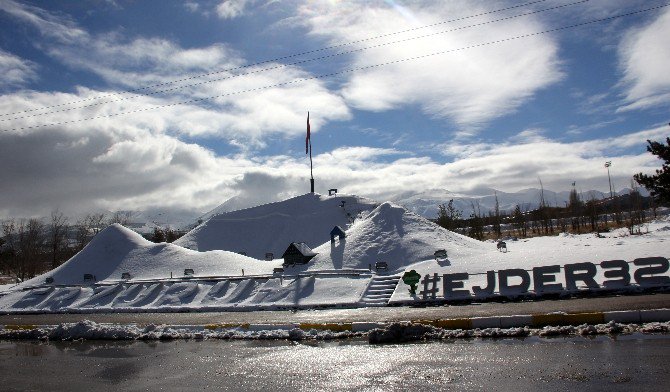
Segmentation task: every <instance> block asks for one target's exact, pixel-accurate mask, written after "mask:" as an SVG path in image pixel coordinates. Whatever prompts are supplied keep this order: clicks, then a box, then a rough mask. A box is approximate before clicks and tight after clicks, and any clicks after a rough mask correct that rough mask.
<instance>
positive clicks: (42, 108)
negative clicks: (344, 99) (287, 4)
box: [0, 0, 589, 118]
mask: <svg viewBox="0 0 670 392" xmlns="http://www.w3.org/2000/svg"><path fill="white" fill-rule="evenodd" d="M546 1H548V0H535V1H530V2H527V3H524V4H518V5H514V6H510V7H505V8H499V9H497V10H493V11H487V12H482V13H479V14H475V15H470V16H464V17H460V18H456V19H450V20H446V21H441V22H437V23H432V24H429V25H425V26H419V27H413V28H411V29H406V30H401V31H396V32H392V33H387V34H382V35H377V36H373V37H368V38H362V39H359V40H355V41H350V42H345V43H341V44H337V45H331V46H326V47H323V48H319V49H313V50H308V51H305V52H300V53H295V54H289V55H286V56H281V57H276V58H273V59H269V60H263V61H259V62H256V63H252V64H247V65H243V66H239V67H233V68H227V69H222V70H218V71H213V72H207V73H203V74H198V75H192V76H188V77H185V78H181V79H176V80H172V81H170V82H164V83H158V84H153V85H149V86H144V87H138V88H134V89H131V90H126V91H121V92H115V93H109V94H102V95H98V96H95V97H91V98H85V99H80V100H75V101H70V102H65V103H61V104H57V105H50V106H44V107H41V108H36V109H28V110H23V111H18V112H11V113H4V114H0V117H4V116H12V115H15V114H22V113H31V112H35V111H40V110H47V109H52V108H57V107H62V106H66V105H73V104H77V103H82V102H88V101H92V100H95V99H103V98H108V97H113V96H115V95H118V94H127V93H129V94H133V93H137V92H140V91H144V90H150V89H154V88H158V87H163V86H169V85H172V84H176V83H180V82H185V81H188V80H193V79H198V78H202V77H206V76H211V75H216V74H220V73H224V72H232V71H238V70H241V69H246V68H251V67H255V66H258V65H263V64H268V63H273V62H277V61H281V60H287V59H291V58H295V57H299V56H304V55H306V54H312V53H318V52H323V51H326V50H331V49H337V48H341V47H344V46H350V45H354V44H358V43H362V42H367V41H372V40H376V39H380V38H385V37H390V36H394V35H399V34H404V33H408V32H412V31H417V30H421V29H426V28H430V27H435V26H439V25H443V24H447V23H453V22H459V21H463V20H467V19H472V18H477V17H480V16H485V15H490V14H494V13H498V12H503V11H509V10H512V9H516V8H522V7H526V6H529V5H533V4H538V3H544V2H546ZM587 1H589V0H587ZM185 87H187V86H185ZM144 95H150V94H135V96H144ZM111 102H114V101H111ZM102 103H105V102H102ZM51 113H54V112H49V113H45V114H51ZM21 118H23V117H21Z"/></svg>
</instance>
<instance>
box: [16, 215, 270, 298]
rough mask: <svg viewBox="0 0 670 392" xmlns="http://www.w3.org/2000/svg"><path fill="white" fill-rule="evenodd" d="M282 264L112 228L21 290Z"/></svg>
mask: <svg viewBox="0 0 670 392" xmlns="http://www.w3.org/2000/svg"><path fill="white" fill-rule="evenodd" d="M280 264H281V260H279V261H274V262H268V261H261V260H256V259H253V258H250V257H246V256H242V255H239V254H235V253H232V252H226V251H220V250H219V251H210V252H196V251H193V250H189V249H185V248H182V247H180V246H177V245H173V244H168V243H160V244H155V243H153V242H150V241H147V240H145V239H144V238H142V236H140V235H139V234H137V233H135V232H134V231H132V230H130V229H127V228H125V227H123V226H121V225H119V224H113V225H111V226H109V227H107V228H106V229H104V230H103V231H101V232H100V233H98V235H96V236H95V237H94V238H93V240H92V241H91V242H90V243H89V244H88V245H87V246H86V247H85V248H84V249H83V250H82V251H81V252H79V253H77V254H76V255H75V256H74V257H72V258H71V259H70V260H68V261H67V262H66V263H64V264H63V265H61V266H60V267H58V268H56V269H54V270H52V271H49V272H47V273H46V274H43V275H40V276H38V277H35V278H33V279H30V280H28V281H26V282H24V283H23V284H22V285H21V286H22V287H30V286H35V285H42V284H44V283H45V281H46V279H47V278H52V279H53V283H54V284H58V285H63V284H81V283H84V274H90V275H93V276H94V277H95V280H96V281H106V280H120V279H121V275H122V274H123V273H124V272H128V273H130V276H131V278H132V279H165V278H170V277H171V276H174V277H180V276H183V274H184V270H185V269H187V268H190V269H193V272H194V275H195V276H213V275H216V276H239V275H242V271H241V269H245V273H246V274H263V273H268V271H270V272H271V271H272V268H273V267H276V266H278V265H280Z"/></svg>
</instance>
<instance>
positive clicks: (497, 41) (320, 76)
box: [3, 3, 670, 132]
mask: <svg viewBox="0 0 670 392" xmlns="http://www.w3.org/2000/svg"><path fill="white" fill-rule="evenodd" d="M669 5H670V3H666V4H663V5H659V6H656V7H651V8H646V9H642V10H637V11H631V12H627V13H624V14H619V15H614V16H609V17H606V18H600V19H594V20H591V21H588V22H582V23H575V24H572V25H567V26H562V27H557V28H553V29H549V30H543V31H539V32H535V33H528V34H522V35H517V36H513V37H508V38H501V39H498V40H494V41H488V42H484V43H479V44H473V45H469V46H464V47H460V48H456V49H449V50H443V51H439V52H433V53H429V54H425V55H421V56H414V57H408V58H404V59H399V60H393V61H389V62H385V63H378V64H373V65H368V66H362V67H356V68H350V69H346V70H342V71H337V72H331V73H327V74H321V75H316V76H311V77H306V78H300V79H294V80H291V81H288V82H282V83H276V84H272V85H266V86H261V87H255V88H250V89H246V90H239V91H234V92H230V93H225V94H219V95H214V96H209V97H202V98H195V99H190V100H185V101H179V102H173V103H169V104H165V105H156V106H153V107H150V108H142V109H137V110H129V111H123V112H117V113H112V114H108V115H101V116H92V117H86V118H81V119H77V120H69V121H61V122H55V123H50V124H41V125H31V126H26V127H17V128H12V129H5V130H3V132H11V131H20V130H27V129H36V128H43V127H48V126H57V125H66V124H74V123H79V122H84V121H90V120H95V119H102V118H112V117H117V116H121V115H126V114H133V113H141V112H147V111H150V110H155V109H162V108H167V107H173V106H181V105H187V104H191V103H196V102H203V101H210V100H213V99H216V98H223V97H229V96H233V95H240V94H245V93H249V92H253V91H261V90H266V89H270V88H276V87H283V86H288V85H292V84H296V83H300V82H305V81H308V80H316V79H325V78H329V77H332V76H336V75H343V74H347V73H352V72H356V71H363V70H367V69H373V68H379V67H383V66H387V65H392V64H400V63H405V62H409V61H414V60H421V59H425V58H428V57H433V56H438V55H443V54H448V53H454V52H459V51H463V50H468V49H474V48H479V47H484V46H491V45H496V44H500V43H504V42H509V41H515V40H518V39H523V38H529V37H534V36H538V35H543V34H548V33H553V32H556V31H562V30H568V29H573V28H577V27H582V26H587V25H591V24H594V23H600V22H605V21H608V20H614V19H619V18H623V17H627V16H632V15H637V14H641V13H644V12H649V11H654V10H658V9H661V8H664V7H667V6H669Z"/></svg>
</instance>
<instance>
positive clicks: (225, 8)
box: [216, 0, 249, 19]
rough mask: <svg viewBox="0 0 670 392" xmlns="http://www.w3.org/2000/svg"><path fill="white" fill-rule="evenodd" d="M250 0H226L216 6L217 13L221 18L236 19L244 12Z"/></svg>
mask: <svg viewBox="0 0 670 392" xmlns="http://www.w3.org/2000/svg"><path fill="white" fill-rule="evenodd" d="M248 3H249V1H248V0H224V1H223V2H221V3H220V4H219V5H218V6H217V7H216V14H217V15H218V16H219V17H220V18H221V19H234V18H237V17H239V16H241V15H243V14H244V12H245V10H246V7H247V4H248Z"/></svg>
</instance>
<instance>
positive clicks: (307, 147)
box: [305, 112, 310, 154]
mask: <svg viewBox="0 0 670 392" xmlns="http://www.w3.org/2000/svg"><path fill="white" fill-rule="evenodd" d="M309 133H310V132H309V112H307V137H306V138H305V154H307V153H309V136H310V135H309Z"/></svg>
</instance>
